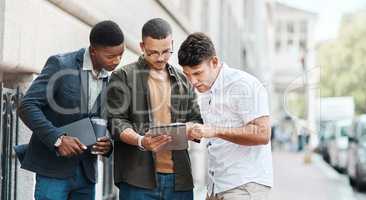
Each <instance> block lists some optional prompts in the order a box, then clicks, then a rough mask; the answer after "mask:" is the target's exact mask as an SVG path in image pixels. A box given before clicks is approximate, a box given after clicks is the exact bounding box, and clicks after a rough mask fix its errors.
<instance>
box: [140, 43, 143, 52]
mask: <svg viewBox="0 0 366 200" xmlns="http://www.w3.org/2000/svg"><path fill="white" fill-rule="evenodd" d="M140 49H141V51H142V52H144V42H140Z"/></svg>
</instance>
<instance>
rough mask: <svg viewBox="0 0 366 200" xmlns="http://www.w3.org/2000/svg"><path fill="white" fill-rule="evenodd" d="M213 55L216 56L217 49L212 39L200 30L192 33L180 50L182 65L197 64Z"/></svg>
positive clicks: (180, 63)
mask: <svg viewBox="0 0 366 200" xmlns="http://www.w3.org/2000/svg"><path fill="white" fill-rule="evenodd" d="M213 56H216V50H215V46H214V45H213V43H212V41H211V39H210V38H209V37H208V36H207V35H205V34H204V33H199V32H197V33H192V34H190V35H189V36H188V37H187V39H186V40H184V42H183V43H182V45H181V46H180V48H179V51H178V60H179V65H181V66H195V65H198V64H201V63H202V62H203V61H205V60H207V59H210V58H212V57H213Z"/></svg>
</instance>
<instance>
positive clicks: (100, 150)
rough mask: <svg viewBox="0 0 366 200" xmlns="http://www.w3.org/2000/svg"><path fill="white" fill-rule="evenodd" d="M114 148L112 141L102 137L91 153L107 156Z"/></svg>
mask: <svg viewBox="0 0 366 200" xmlns="http://www.w3.org/2000/svg"><path fill="white" fill-rule="evenodd" d="M111 148H112V143H111V140H110V139H109V138H108V137H106V136H103V137H100V138H98V140H97V143H96V144H95V145H93V147H92V150H91V153H92V154H97V155H104V154H107V153H108V152H109V151H110V150H111Z"/></svg>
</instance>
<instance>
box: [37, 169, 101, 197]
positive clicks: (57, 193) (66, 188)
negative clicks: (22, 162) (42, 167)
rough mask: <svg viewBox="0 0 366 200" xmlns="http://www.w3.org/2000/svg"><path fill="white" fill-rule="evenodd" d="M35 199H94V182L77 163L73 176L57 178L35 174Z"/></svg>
mask: <svg viewBox="0 0 366 200" xmlns="http://www.w3.org/2000/svg"><path fill="white" fill-rule="evenodd" d="M34 198H35V200H94V199H95V184H94V183H92V182H90V181H89V180H88V179H87V178H86V177H85V175H84V173H83V169H82V167H81V166H80V165H79V166H78V167H77V170H76V172H75V176H73V177H70V178H66V179H59V178H52V177H47V176H42V175H39V174H37V175H36V189H35V192H34Z"/></svg>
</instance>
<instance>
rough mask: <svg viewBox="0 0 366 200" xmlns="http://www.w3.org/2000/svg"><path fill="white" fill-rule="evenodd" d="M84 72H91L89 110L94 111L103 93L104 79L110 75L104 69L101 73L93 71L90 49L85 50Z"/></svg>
mask: <svg viewBox="0 0 366 200" xmlns="http://www.w3.org/2000/svg"><path fill="white" fill-rule="evenodd" d="M83 70H84V71H89V76H88V77H89V80H88V81H89V88H88V90H89V97H88V98H89V101H88V102H89V105H88V106H89V110H92V108H93V106H94V104H95V101H96V99H97V97H98V95H99V94H100V92H101V91H102V88H103V78H107V77H108V76H109V73H108V72H107V71H106V70H104V69H102V70H101V71H100V72H99V73H98V72H96V71H95V70H94V69H93V63H92V61H91V58H90V52H89V48H86V49H85V53H84V59H83ZM97 74H98V75H97ZM95 76H97V77H95Z"/></svg>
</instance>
